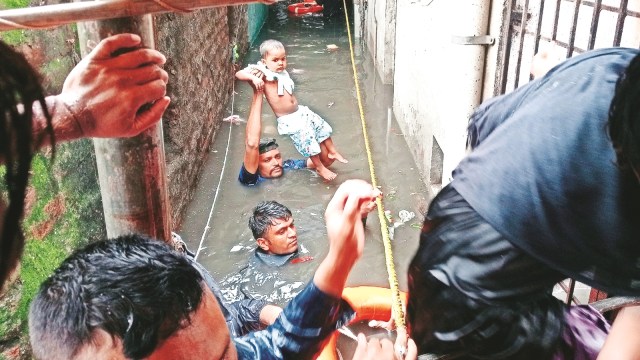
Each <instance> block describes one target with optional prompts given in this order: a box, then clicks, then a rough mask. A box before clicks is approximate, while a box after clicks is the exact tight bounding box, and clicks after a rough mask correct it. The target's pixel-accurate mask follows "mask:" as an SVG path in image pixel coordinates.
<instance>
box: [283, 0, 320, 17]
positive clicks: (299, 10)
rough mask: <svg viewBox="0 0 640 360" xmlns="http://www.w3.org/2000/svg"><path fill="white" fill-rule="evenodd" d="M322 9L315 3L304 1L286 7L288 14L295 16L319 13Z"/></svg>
mask: <svg viewBox="0 0 640 360" xmlns="http://www.w3.org/2000/svg"><path fill="white" fill-rule="evenodd" d="M322 8H323V7H322V5H318V4H317V3H316V2H315V1H305V2H301V3H296V4H291V5H289V6H288V9H289V12H290V13H292V14H296V15H299V14H308V13H315V12H320V11H322Z"/></svg>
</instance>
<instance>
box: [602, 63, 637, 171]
mask: <svg viewBox="0 0 640 360" xmlns="http://www.w3.org/2000/svg"><path fill="white" fill-rule="evenodd" d="M609 136H610V137H611V141H612V142H613V146H614V148H615V149H616V154H617V157H618V159H617V162H618V166H619V167H620V168H622V169H628V168H629V166H633V167H635V168H636V169H637V168H638V167H640V55H636V57H634V58H633V60H631V63H630V64H629V66H628V67H627V69H626V70H625V72H624V74H622V75H621V76H620V78H619V79H618V83H617V84H616V91H615V95H614V97H613V100H612V101H611V107H610V108H609Z"/></svg>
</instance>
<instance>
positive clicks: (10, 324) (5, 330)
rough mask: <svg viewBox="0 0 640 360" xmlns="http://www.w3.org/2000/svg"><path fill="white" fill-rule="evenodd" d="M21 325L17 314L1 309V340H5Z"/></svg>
mask: <svg viewBox="0 0 640 360" xmlns="http://www.w3.org/2000/svg"><path fill="white" fill-rule="evenodd" d="M19 324H20V319H19V318H18V316H17V314H16V313H15V312H12V311H10V310H9V309H6V308H4V307H0V339H5V338H6V337H7V336H9V334H10V333H11V332H13V330H14V329H15V328H16V327H17V326H19Z"/></svg>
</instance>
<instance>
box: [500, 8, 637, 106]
mask: <svg viewBox="0 0 640 360" xmlns="http://www.w3.org/2000/svg"><path fill="white" fill-rule="evenodd" d="M508 5H509V6H510V9H508V11H507V12H506V14H507V16H506V19H505V21H507V22H508V24H509V26H508V35H507V39H506V41H505V42H504V43H503V46H504V49H503V54H504V55H503V64H501V66H500V69H501V70H500V72H499V77H498V86H496V90H495V91H496V94H494V95H498V94H502V93H505V92H508V91H510V90H513V89H515V88H517V87H518V86H519V85H522V84H524V83H526V82H528V81H529V80H530V79H531V77H530V74H529V72H530V68H531V61H532V59H533V55H534V54H536V53H538V52H539V51H541V50H545V51H547V52H549V53H550V54H551V56H554V57H555V58H557V59H558V60H561V59H564V58H569V57H571V56H574V55H576V54H580V53H583V52H585V51H587V50H591V49H594V48H602V47H611V46H626V47H634V48H638V47H640V0H595V1H582V0H511V1H510V2H509V4H508Z"/></svg>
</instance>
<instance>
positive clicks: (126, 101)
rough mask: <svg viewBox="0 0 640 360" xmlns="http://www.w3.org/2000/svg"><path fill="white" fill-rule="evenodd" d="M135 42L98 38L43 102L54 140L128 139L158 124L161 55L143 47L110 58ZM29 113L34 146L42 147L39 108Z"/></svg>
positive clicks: (163, 76) (124, 37)
mask: <svg viewBox="0 0 640 360" xmlns="http://www.w3.org/2000/svg"><path fill="white" fill-rule="evenodd" d="M140 43H141V39H140V37H139V36H138V35H133V34H118V35H114V36H111V37H109V38H106V39H104V40H102V41H101V42H100V43H99V44H98V46H96V48H95V49H93V51H92V52H91V53H90V54H88V55H87V56H86V57H85V58H84V59H82V61H81V62H80V63H78V65H76V67H75V68H74V69H73V70H72V71H71V73H70V74H69V75H68V76H67V79H66V80H65V82H64V85H63V88H62V93H60V94H59V95H56V96H49V97H47V98H46V105H47V110H48V111H49V113H50V114H51V116H52V125H53V131H54V134H55V138H56V141H68V140H73V139H78V138H81V137H131V136H135V135H138V134H139V133H141V132H142V131H144V130H146V129H147V128H149V127H151V126H152V125H154V124H155V123H156V122H158V121H159V120H160V117H161V116H162V113H163V112H164V110H165V109H166V108H167V106H168V105H169V98H168V97H166V96H165V93H166V85H167V81H168V79H169V76H168V74H167V72H166V71H164V70H163V69H162V68H160V66H161V65H162V64H164V62H165V61H166V59H165V57H164V56H163V55H162V54H161V53H160V52H158V51H156V50H152V49H144V48H137V49H135V50H133V51H130V52H127V53H124V54H121V55H117V56H114V55H113V53H114V52H115V51H117V50H119V49H122V48H127V49H128V48H136V47H139V46H140ZM151 103H153V105H151V106H150V107H149V108H148V109H144V110H142V109H143V106H144V105H146V104H151ZM33 110H34V116H33V132H34V139H41V140H40V142H39V143H38V144H36V146H37V147H41V146H45V145H48V141H49V137H48V136H42V134H43V133H44V132H45V129H46V120H45V116H44V113H43V110H42V108H41V107H40V105H39V104H34V106H33Z"/></svg>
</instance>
